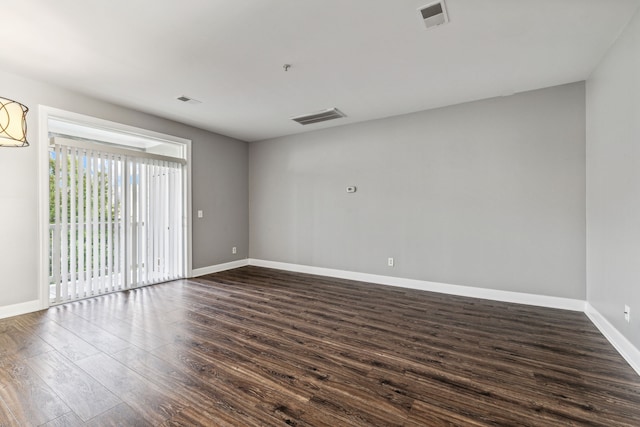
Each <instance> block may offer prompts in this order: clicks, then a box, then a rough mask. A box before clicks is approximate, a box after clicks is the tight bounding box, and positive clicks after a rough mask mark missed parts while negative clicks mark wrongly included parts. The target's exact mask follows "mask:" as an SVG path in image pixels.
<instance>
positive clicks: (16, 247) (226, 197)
mask: <svg viewBox="0 0 640 427" xmlns="http://www.w3.org/2000/svg"><path fill="white" fill-rule="evenodd" d="M0 96H3V97H7V98H11V99H15V100H16V101H19V102H22V103H23V104H25V105H27V106H28V107H29V108H30V112H29V114H28V139H29V142H30V143H31V147H28V148H19V149H13V148H0V307H2V306H7V305H13V304H18V303H23V302H27V301H32V300H35V299H37V298H38V283H37V269H38V254H39V250H38V176H37V174H38V170H37V159H38V144H40V141H38V140H37V136H38V105H39V104H43V105H47V106H50V107H56V108H61V109H64V110H68V111H73V112H76V113H80V114H85V115H89V116H94V117H99V118H102V119H106V120H111V121H115V122H120V123H124V124H127V125H132V126H137V127H141V128H145V129H149V130H153V131H156V132H163V133H166V134H170V135H175V136H179V137H183V138H188V139H191V140H193V145H192V148H193V151H192V154H193V162H192V176H193V209H194V213H195V212H196V210H197V209H203V210H204V211H205V217H204V218H203V219H195V218H194V219H193V267H194V268H199V267H206V266H210V265H215V264H219V263H223V262H228V261H232V260H234V259H242V258H246V257H247V254H248V195H247V187H248V183H247V176H248V171H247V156H248V147H247V144H246V143H244V142H240V141H237V140H234V139H231V138H227V137H223V136H220V135H216V134H213V133H210V132H206V131H203V130H199V129H195V128H193V127H189V126H185V125H182V124H179V123H175V122H172V121H169V120H164V119H160V118H158V117H154V116H150V115H147V114H143V113H140V112H136V111H133V110H129V109H126V108H122V107H118V106H115V105H112V104H108V103H105V102H102V101H98V100H95V99H92V98H89V97H85V96H82V95H78V94H76V93H74V92H70V91H67V90H64V89H62V88H59V87H55V86H52V85H49V84H46V83H42V82H37V81H33V80H30V79H25V78H23V77H20V76H16V75H13V74H9V73H5V72H2V71H0ZM232 246H237V247H238V254H237V255H231V247H232Z"/></svg>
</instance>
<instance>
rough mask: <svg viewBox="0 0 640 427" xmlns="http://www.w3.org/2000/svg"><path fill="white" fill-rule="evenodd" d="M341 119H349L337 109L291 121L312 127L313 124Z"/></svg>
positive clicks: (306, 115)
mask: <svg viewBox="0 0 640 427" xmlns="http://www.w3.org/2000/svg"><path fill="white" fill-rule="evenodd" d="M341 117H347V116H346V115H345V114H344V113H343V112H342V111H340V110H338V109H337V108H329V109H327V110H324V111H320V112H317V113H312V114H305V115H303V116H297V117H291V120H293V121H296V122H298V123H300V124H301V125H310V124H313V123H320V122H326V121H327V120H333V119H339V118H341Z"/></svg>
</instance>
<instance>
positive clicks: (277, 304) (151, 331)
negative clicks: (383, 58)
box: [0, 267, 640, 427]
mask: <svg viewBox="0 0 640 427" xmlns="http://www.w3.org/2000/svg"><path fill="white" fill-rule="evenodd" d="M37 425H45V426H72V427H73V426H82V425H89V426H198V425H204V426H272V425H273V426H287V425H289V426H332V427H335V426H516V425H517V426H565V425H588V426H640V377H638V375H636V373H635V372H634V371H633V370H632V369H631V368H630V367H629V366H628V365H627V363H626V362H625V361H624V360H623V359H622V358H621V357H620V356H619V355H618V354H617V353H616V351H615V350H614V349H613V347H612V346H611V345H610V344H609V343H608V342H607V341H606V339H605V338H604V337H603V336H602V335H601V334H600V333H599V332H598V331H597V329H596V328H595V327H594V326H593V325H592V324H591V323H590V321H589V320H588V319H587V318H586V316H585V315H584V314H582V313H575V312H566V311H562V310H553V309H544V308H536V307H530V306H524V305H517V304H507V303H498V302H492V301H485V300H477V299H470V298H462V297H454V296H447V295H440V294H434V293H427V292H420V291H414V290H408V289H402V288H394V287H385V286H379V285H373V284H366V283H360V282H352V281H347V280H340V279H331V278H324V277H319V276H311V275H304V274H295V273H287V272H282V271H277V270H269V269H263V268H257V267H244V268H239V269H236V270H231V271H227V272H223V273H217V274H211V275H208V276H204V277H201V278H198V279H196V280H182V281H177V282H172V283H167V284H162V285H156V286H150V287H146V288H141V289H137V290H133V291H129V292H122V293H117V294H111V295H106V296H102V297H97V298H93V299H89V300H84V301H79V302H75V303H71V304H67V305H63V306H58V307H54V308H51V309H49V310H47V311H41V312H38V313H32V314H28V315H23V316H18V317H13V318H10V319H4V320H0V426H37Z"/></svg>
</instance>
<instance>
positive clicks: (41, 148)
mask: <svg viewBox="0 0 640 427" xmlns="http://www.w3.org/2000/svg"><path fill="white" fill-rule="evenodd" d="M38 116H39V117H38V118H39V121H38V248H39V255H38V264H39V265H38V283H39V284H40V286H39V287H38V288H39V292H38V299H39V300H40V305H41V308H42V309H46V308H49V305H50V303H49V119H50V118H55V119H62V120H65V121H69V122H73V123H77V124H80V125H87V126H94V127H98V128H102V129H109V130H113V131H116V132H123V133H130V134H136V135H141V136H145V137H150V138H155V139H162V140H166V141H169V142H173V143H177V144H182V145H184V148H185V150H186V153H185V154H186V156H185V157H186V158H185V160H186V162H187V163H186V165H185V166H184V175H185V176H184V178H185V179H184V180H183V183H182V185H183V202H182V203H183V212H184V214H183V221H182V226H183V231H184V233H183V236H184V237H183V239H184V240H183V245H182V251H183V257H184V260H185V261H184V267H183V272H182V273H183V275H184V277H185V278H188V277H191V275H192V265H191V260H192V228H193V227H192V223H191V218H192V217H191V210H192V203H191V140H190V139H186V138H181V137H177V136H173V135H168V134H164V133H159V132H155V131H152V130H148V129H143V128H139V127H135V126H129V125H125V124H122V123H117V122H112V121H109V120H104V119H100V118H97V117H92V116H87V115H84V114H78V113H74V112H71V111H66V110H61V109H58V108H53V107H48V106H45V105H39V106H38Z"/></svg>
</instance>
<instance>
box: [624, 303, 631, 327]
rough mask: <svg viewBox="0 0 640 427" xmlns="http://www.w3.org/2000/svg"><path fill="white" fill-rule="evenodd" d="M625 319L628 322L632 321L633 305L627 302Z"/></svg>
mask: <svg viewBox="0 0 640 427" xmlns="http://www.w3.org/2000/svg"><path fill="white" fill-rule="evenodd" d="M624 320H626V321H627V323H630V322H631V307H629V306H628V305H626V304H625V305H624Z"/></svg>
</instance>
